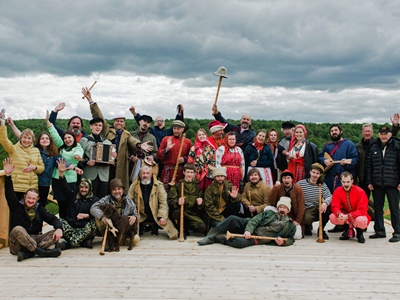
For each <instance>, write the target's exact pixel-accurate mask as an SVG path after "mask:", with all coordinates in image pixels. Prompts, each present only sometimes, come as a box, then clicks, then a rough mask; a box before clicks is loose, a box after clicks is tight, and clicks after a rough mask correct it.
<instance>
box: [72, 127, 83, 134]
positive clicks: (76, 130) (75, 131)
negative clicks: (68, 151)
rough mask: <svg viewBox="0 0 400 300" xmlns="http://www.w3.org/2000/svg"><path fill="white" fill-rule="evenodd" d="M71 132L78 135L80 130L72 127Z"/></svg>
mask: <svg viewBox="0 0 400 300" xmlns="http://www.w3.org/2000/svg"><path fill="white" fill-rule="evenodd" d="M72 132H73V133H74V134H75V135H80V134H81V130H80V129H78V128H72Z"/></svg>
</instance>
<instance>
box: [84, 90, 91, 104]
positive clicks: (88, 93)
mask: <svg viewBox="0 0 400 300" xmlns="http://www.w3.org/2000/svg"><path fill="white" fill-rule="evenodd" d="M82 94H83V96H84V97H85V98H86V99H87V101H88V102H89V103H90V102H92V94H91V93H90V91H89V89H88V88H87V87H83V88H82Z"/></svg>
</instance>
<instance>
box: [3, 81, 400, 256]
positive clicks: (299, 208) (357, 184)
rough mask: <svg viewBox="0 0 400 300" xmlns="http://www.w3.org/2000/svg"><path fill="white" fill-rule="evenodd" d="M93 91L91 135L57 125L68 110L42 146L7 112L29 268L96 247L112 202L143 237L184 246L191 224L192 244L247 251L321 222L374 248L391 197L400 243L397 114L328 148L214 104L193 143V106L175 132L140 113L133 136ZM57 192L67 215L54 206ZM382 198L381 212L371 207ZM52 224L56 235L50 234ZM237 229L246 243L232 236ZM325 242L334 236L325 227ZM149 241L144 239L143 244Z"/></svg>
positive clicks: (14, 194) (76, 121)
mask: <svg viewBox="0 0 400 300" xmlns="http://www.w3.org/2000/svg"><path fill="white" fill-rule="evenodd" d="M82 93H83V95H84V97H85V98H86V99H87V101H88V104H89V107H90V112H91V114H92V119H91V120H90V122H89V123H90V131H88V132H84V131H83V122H82V119H81V118H80V117H79V116H73V117H72V118H70V120H69V122H68V129H67V130H65V131H64V130H62V129H61V128H59V127H58V126H57V124H56V121H57V115H58V112H60V111H61V110H62V109H63V108H64V107H65V103H60V104H59V105H57V106H56V107H55V109H54V110H53V111H52V112H51V113H50V114H49V113H47V114H46V118H45V122H46V125H47V129H48V130H47V131H45V132H42V133H40V135H39V137H38V139H37V140H36V142H35V141H34V133H33V132H32V130H30V129H25V130H23V131H22V132H21V131H19V129H18V128H17V127H16V126H15V124H14V122H13V120H12V119H11V118H8V119H6V118H5V116H4V115H0V144H1V145H2V146H3V147H4V149H5V150H6V151H7V152H8V154H9V158H7V159H5V160H4V162H3V164H4V171H5V173H6V180H5V186H6V199H7V202H8V205H9V207H10V214H11V232H10V239H9V240H10V252H11V253H12V254H15V255H17V258H18V261H21V260H24V259H27V258H30V257H33V256H35V255H38V256H45V257H56V256H59V255H60V254H61V250H65V249H69V248H74V247H79V246H81V247H87V248H92V247H93V246H92V241H93V239H94V237H95V236H96V234H104V230H105V224H107V222H108V220H107V219H106V218H105V217H104V215H103V213H102V211H101V208H100V206H101V205H102V204H112V205H114V206H115V207H116V208H117V210H118V211H119V212H120V213H121V214H122V215H125V216H129V223H130V224H131V225H134V224H135V225H136V226H138V228H139V235H143V234H144V233H145V232H147V231H151V234H153V235H158V230H159V229H163V230H164V231H165V232H166V233H167V234H168V236H169V238H170V239H177V237H178V230H180V228H181V227H180V226H179V225H180V223H181V222H183V224H184V227H183V228H184V229H183V230H184V235H185V237H186V236H187V235H189V234H190V232H191V231H196V232H199V233H201V234H204V235H205V237H204V239H202V240H199V241H198V243H199V245H208V244H212V243H214V242H218V243H222V244H226V245H229V246H233V247H237V248H243V247H247V246H251V245H258V244H265V243H268V242H270V241H275V243H276V244H277V245H279V246H288V245H291V244H293V242H294V241H295V240H296V239H301V238H303V237H304V236H307V235H312V230H313V228H312V224H313V222H315V221H318V220H319V219H320V218H322V224H323V226H322V228H324V227H325V225H326V224H327V223H328V221H329V220H330V221H331V223H333V224H334V225H337V226H335V227H334V228H333V229H332V231H338V230H340V231H342V232H343V233H342V236H341V237H340V239H341V240H347V239H350V238H353V237H356V238H357V240H358V242H359V243H364V242H365V238H364V236H363V231H364V230H365V229H366V227H367V226H368V224H369V222H370V220H371V217H373V218H374V220H375V225H374V230H375V233H374V234H373V235H371V236H370V238H373V239H375V238H384V237H386V232H385V227H384V222H383V206H384V200H385V196H387V198H388V201H389V208H390V211H391V222H392V227H393V229H394V233H393V236H392V237H391V238H390V240H389V241H390V242H398V241H400V220H399V198H398V196H399V190H400V141H399V140H398V139H397V138H396V136H397V131H398V129H399V124H398V123H399V115H398V114H395V115H394V117H393V118H391V120H392V123H393V127H392V129H390V128H389V127H387V126H382V127H380V128H379V134H378V138H377V139H373V130H372V125H371V124H364V125H363V127H362V135H363V139H362V140H361V142H360V143H358V144H357V145H355V144H354V143H353V142H351V141H350V140H348V139H345V138H343V129H342V127H341V126H340V125H338V124H333V125H331V126H330V128H329V134H330V137H331V141H330V142H328V143H327V144H325V145H324V147H323V148H322V150H321V151H320V152H318V149H317V146H316V145H315V144H314V143H312V142H311V141H309V140H308V132H307V129H306V127H305V126H304V125H302V124H297V125H295V124H294V123H292V122H291V121H286V122H283V123H282V128H281V130H282V132H283V135H284V136H283V138H282V139H281V140H280V141H279V139H278V137H279V133H278V131H277V130H275V129H271V130H269V131H266V130H264V129H260V130H258V131H257V132H254V131H253V130H252V128H251V116H250V115H248V114H244V115H243V116H242V118H241V119H240V124H238V125H235V124H230V123H228V122H227V121H226V120H225V118H224V117H223V116H222V114H221V112H220V111H219V110H218V107H217V106H216V105H214V106H213V109H212V111H213V116H214V119H215V120H213V121H211V122H210V124H209V126H208V129H209V131H210V133H211V135H210V136H208V134H207V131H206V130H205V129H202V128H201V129H199V130H198V131H197V134H196V140H195V142H194V144H192V142H191V141H190V139H188V138H185V131H186V130H187V129H188V126H187V124H186V123H185V121H184V117H183V111H184V109H183V106H182V105H178V114H177V115H176V117H175V120H174V121H173V124H172V127H171V128H168V129H167V128H165V123H164V120H163V118H162V117H161V116H158V117H156V119H155V121H154V127H152V126H151V123H152V122H153V118H152V117H151V116H149V115H141V114H139V113H137V112H136V108H135V107H133V106H132V107H130V108H129V110H130V112H131V113H132V115H133V116H134V118H135V120H136V122H137V124H138V128H137V130H136V131H134V132H129V131H128V130H126V129H125V116H122V115H121V116H115V117H114V118H113V124H112V125H109V124H108V123H107V122H106V121H105V118H104V115H103V113H102V111H101V109H100V107H99V105H98V104H97V103H96V102H95V101H93V99H92V95H91V92H90V91H89V90H88V89H87V88H83V89H82ZM6 124H8V125H9V126H10V127H11V129H12V131H13V132H14V134H15V135H16V136H17V137H18V138H19V141H18V142H17V143H16V144H12V143H11V141H10V140H9V139H8V137H7V129H6ZM224 134H225V136H224ZM50 189H51V190H52V193H53V196H54V199H56V200H57V202H58V205H59V218H57V217H55V216H53V215H51V214H50V213H48V212H47V211H46V209H45V205H46V202H47V197H48V194H49V191H50ZM371 192H372V195H373V204H372V203H371V205H372V206H373V210H370V211H369V212H368V209H369V206H368V205H369V197H370V193H371ZM182 207H183V212H184V213H183V220H181V218H182V217H181V216H182V214H181V213H180V210H181V208H182ZM138 208H139V209H140V210H139V211H138ZM372 211H373V212H374V213H372ZM43 221H46V222H47V223H49V224H51V225H53V226H54V230H53V231H51V232H49V233H46V234H42V233H41V231H42V222H43ZM339 226H340V227H339ZM227 231H230V232H232V233H234V234H237V235H240V237H237V236H235V237H234V238H233V239H230V238H227V237H226V235H225V234H226V232H227ZM241 234H242V235H241ZM254 234H256V235H254ZM260 237H261V238H260ZM262 237H268V238H267V239H263V238H262ZM323 237H324V239H329V236H328V235H327V233H326V232H325V230H323ZM61 238H62V239H63V241H61V240H60V239H61ZM139 240H140V239H139V238H138V237H136V238H135V244H136V243H138V242H139ZM52 245H55V247H54V248H51V246H52Z"/></svg>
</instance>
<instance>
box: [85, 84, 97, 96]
mask: <svg viewBox="0 0 400 300" xmlns="http://www.w3.org/2000/svg"><path fill="white" fill-rule="evenodd" d="M96 83H97V81H95V82H94V83H93V84H92V86H91V87H90V88H89V89H88V91H87V92H88V93H89V92H90V91H91V90H92V88H93V87H94V85H95V84H96ZM86 95H87V93H86V94H84V95H83V96H82V99H85V97H86Z"/></svg>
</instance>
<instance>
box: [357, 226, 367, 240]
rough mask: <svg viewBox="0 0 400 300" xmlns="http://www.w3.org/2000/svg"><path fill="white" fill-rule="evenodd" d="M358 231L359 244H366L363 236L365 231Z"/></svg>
mask: <svg viewBox="0 0 400 300" xmlns="http://www.w3.org/2000/svg"><path fill="white" fill-rule="evenodd" d="M356 231H357V240H358V242H359V243H361V244H364V243H365V238H364V235H363V232H364V231H363V230H362V229H361V228H356Z"/></svg>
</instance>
